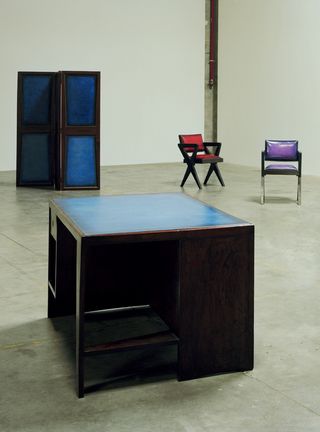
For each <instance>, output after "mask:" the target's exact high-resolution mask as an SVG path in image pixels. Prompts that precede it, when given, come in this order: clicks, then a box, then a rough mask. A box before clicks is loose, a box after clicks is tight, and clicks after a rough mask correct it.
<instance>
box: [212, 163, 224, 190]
mask: <svg viewBox="0 0 320 432" xmlns="http://www.w3.org/2000/svg"><path fill="white" fill-rule="evenodd" d="M213 169H214V172H215V173H216V176H217V177H218V179H219V182H220V184H221V186H224V181H223V178H222V175H221V172H220V169H219V167H218V164H213Z"/></svg>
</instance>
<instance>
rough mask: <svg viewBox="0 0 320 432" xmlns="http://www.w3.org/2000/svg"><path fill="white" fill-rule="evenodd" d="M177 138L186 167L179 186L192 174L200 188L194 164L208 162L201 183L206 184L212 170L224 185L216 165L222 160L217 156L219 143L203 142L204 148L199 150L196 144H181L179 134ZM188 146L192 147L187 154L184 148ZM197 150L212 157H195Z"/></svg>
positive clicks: (219, 147) (219, 148)
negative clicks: (206, 170) (207, 167)
mask: <svg viewBox="0 0 320 432" xmlns="http://www.w3.org/2000/svg"><path fill="white" fill-rule="evenodd" d="M179 139H180V143H179V144H178V147H179V149H180V151H181V153H182V156H183V162H184V163H186V164H187V169H186V172H185V174H184V176H183V179H182V182H181V185H180V186H181V187H183V186H184V184H185V182H186V180H187V178H188V177H189V175H190V174H192V176H193V178H194V179H195V181H196V183H197V185H198V188H199V189H202V187H201V183H200V180H199V177H198V174H197V171H196V169H195V164H208V163H209V164H210V167H209V170H208V173H207V175H206V178H205V180H204V183H203V184H204V185H205V186H206V185H207V183H208V180H209V178H210V176H211V174H212V173H213V171H214V172H215V174H216V176H217V177H218V180H219V182H220V184H221V186H225V184H224V181H223V178H222V175H221V172H220V169H219V167H218V165H217V164H218V162H223V158H221V157H220V156H219V154H220V150H221V143H219V142H203V147H204V149H203V150H202V149H200V150H199V145H198V144H183V143H182V142H181V138H180V135H179ZM208 147H212V150H213V153H211V152H210V151H209V149H208ZM190 148H192V149H193V152H192V154H191V155H190V154H189V153H190V151H189V152H188V151H187V150H186V149H190ZM199 151H201V152H203V151H204V152H205V154H208V155H210V154H212V156H213V157H212V159H200V158H199V159H197V154H198V152H199Z"/></svg>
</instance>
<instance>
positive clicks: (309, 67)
mask: <svg viewBox="0 0 320 432" xmlns="http://www.w3.org/2000/svg"><path fill="white" fill-rule="evenodd" d="M219 17H220V18H219V75H218V137H219V139H220V140H221V141H222V142H223V155H224V157H225V160H226V161H229V162H232V163H239V164H245V165H252V166H257V167H260V152H261V150H262V148H263V145H264V140H265V139H266V138H274V139H277V138H279V139H290V138H292V139H298V140H299V146H300V148H301V150H302V152H303V172H304V173H309V174H315V175H320V163H319V160H320V54H319V47H320V27H319V17H320V1H319V0H219Z"/></svg>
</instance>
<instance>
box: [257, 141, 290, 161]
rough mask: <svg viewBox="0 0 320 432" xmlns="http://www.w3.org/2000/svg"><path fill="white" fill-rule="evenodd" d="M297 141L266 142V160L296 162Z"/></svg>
mask: <svg viewBox="0 0 320 432" xmlns="http://www.w3.org/2000/svg"><path fill="white" fill-rule="evenodd" d="M297 151H298V141H273V140H266V148H265V153H266V159H275V160H296V159H297Z"/></svg>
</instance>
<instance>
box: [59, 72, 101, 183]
mask: <svg viewBox="0 0 320 432" xmlns="http://www.w3.org/2000/svg"><path fill="white" fill-rule="evenodd" d="M70 75H72V76H74V75H78V76H95V77H96V94H95V119H96V123H95V125H94V126H88V125H86V126H69V125H68V124H67V91H66V79H67V77H68V76H70ZM57 88H58V91H57V93H58V100H59V102H58V104H57V105H58V106H59V108H60V109H59V112H60V115H59V118H58V145H57V149H58V150H57V165H58V167H57V173H59V174H58V175H56V178H55V186H56V189H58V190H88V189H100V72H87V71H84V72H82V71H76V72H74V71H62V72H59V74H58V79H57ZM71 135H72V136H85V135H90V136H94V137H95V168H96V179H97V183H96V185H94V186H67V185H66V184H65V180H66V179H65V173H66V150H67V137H68V136H71Z"/></svg>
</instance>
